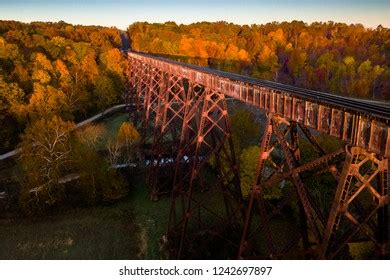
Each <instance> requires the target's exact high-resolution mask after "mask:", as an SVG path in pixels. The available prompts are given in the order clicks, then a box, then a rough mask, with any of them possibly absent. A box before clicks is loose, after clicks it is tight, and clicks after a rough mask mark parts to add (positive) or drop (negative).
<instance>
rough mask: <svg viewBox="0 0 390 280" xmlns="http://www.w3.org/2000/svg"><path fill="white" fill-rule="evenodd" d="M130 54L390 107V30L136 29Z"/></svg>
mask: <svg viewBox="0 0 390 280" xmlns="http://www.w3.org/2000/svg"><path fill="white" fill-rule="evenodd" d="M128 32H129V35H130V37H131V46H132V49H133V50H136V51H142V52H149V53H156V54H163V55H168V56H182V57H183V58H181V59H184V60H185V58H186V57H189V58H197V60H196V61H195V60H194V59H192V60H191V59H190V60H187V61H189V62H194V61H195V62H198V63H200V64H206V65H208V66H210V67H216V68H219V69H222V70H226V71H233V72H239V73H242V74H247V75H252V76H254V77H257V78H263V79H268V80H274V81H278V82H281V83H286V84H292V85H296V86H299V87H304V88H309V89H314V90H320V91H325V92H331V93H336V94H341V95H345V96H353V97H359V98H368V99H371V98H375V99H383V100H390V94H389V92H390V29H388V28H383V27H381V26H378V27H377V28H376V29H367V28H365V27H364V26H362V25H360V24H356V25H347V24H343V23H334V22H328V23H312V24H310V25H308V24H306V23H304V22H301V21H293V22H282V23H277V22H273V23H268V24H264V25H251V26H248V25H243V26H241V25H236V24H232V23H226V22H215V23H209V22H201V23H194V24H189V25H183V24H181V25H177V24H176V23H174V22H166V23H164V24H149V23H140V22H139V23H135V24H133V25H130V26H129V28H128Z"/></svg>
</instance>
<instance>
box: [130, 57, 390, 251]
mask: <svg viewBox="0 0 390 280" xmlns="http://www.w3.org/2000/svg"><path fill="white" fill-rule="evenodd" d="M127 62H128V63H127V68H126V71H127V73H126V75H127V81H128V94H127V103H128V104H129V105H128V107H129V115H130V118H131V119H132V120H133V121H134V122H138V123H139V124H140V125H141V127H142V135H143V141H144V143H151V145H152V149H151V154H152V158H153V164H151V165H150V166H149V167H148V168H150V170H149V172H148V178H147V183H148V186H149V187H150V193H151V197H152V199H156V198H157V197H158V196H159V195H160V194H162V193H164V192H168V193H170V194H171V196H172V201H171V210H170V213H167V214H168V215H169V225H168V230H167V236H166V240H168V242H169V247H170V248H171V249H172V251H171V252H172V257H175V258H185V257H186V256H187V253H188V252H190V251H191V250H193V249H194V248H193V247H194V246H198V245H199V244H203V243H202V242H204V241H205V240H204V239H211V240H214V238H219V239H220V240H222V242H223V244H225V245H224V246H231V247H232V248H235V249H236V252H237V254H238V257H239V258H283V257H286V256H287V257H292V256H293V257H297V258H320V259H332V258H340V257H343V254H345V248H346V245H347V244H349V243H351V242H358V241H362V240H364V241H371V242H372V244H374V245H375V248H376V250H377V254H378V257H381V258H388V256H389V255H388V254H389V236H388V235H389V219H388V215H389V209H388V205H389V202H390V199H389V181H388V172H389V171H388V165H389V157H390V131H389V122H390V109H389V107H388V106H386V105H381V104H375V103H370V102H366V101H360V100H356V99H350V98H346V97H341V96H335V95H331V94H327V93H321V92H316V91H311V90H306V89H300V88H296V87H293V86H288V85H283V84H279V83H275V82H271V81H263V80H258V79H254V78H250V77H246V76H241V75H237V74H232V73H226V72H222V71H218V70H213V69H208V68H203V67H199V66H194V65H188V64H183V63H179V62H174V61H171V60H168V59H165V58H160V57H155V56H151V55H147V54H141V53H135V52H128V53H127ZM226 97H229V98H234V99H236V100H239V101H242V102H244V103H245V104H248V105H251V106H254V107H256V108H258V109H259V110H262V111H264V112H265V113H266V121H265V125H264V131H263V136H262V139H260V141H259V142H260V152H259V155H258V162H257V166H256V175H255V180H254V182H253V188H252V191H251V193H250V195H249V198H247V199H243V195H242V191H241V187H240V176H239V172H240V170H239V165H238V163H237V159H236V156H235V151H234V146H233V142H232V137H231V131H230V124H229V114H228V106H227V102H226ZM313 131H318V132H321V133H324V134H328V135H331V136H334V137H336V138H338V139H341V140H342V141H344V143H345V147H343V148H341V149H338V150H334V151H332V152H329V151H325V150H324V148H323V147H322V146H321V145H320V144H319V143H318V142H317V140H316V137H314V136H313V134H312V132H313ZM301 137H304V138H306V140H307V141H308V142H309V143H310V144H311V145H312V146H313V147H314V149H315V150H316V151H317V153H318V154H319V157H318V158H316V159H314V160H312V161H309V162H303V161H302V159H301V154H300V145H299V138H301ZM167 143H168V145H167ZM167 155H169V156H167ZM280 157H282V159H280ZM165 158H169V159H170V160H169V161H165V160H164V159H165ZM172 159H173V160H172ZM210 164H211V165H212V166H213V170H215V171H216V173H217V176H214V177H213V178H212V179H208V177H207V176H208V175H207V172H206V171H205V170H206V169H207V168H206V166H208V165H210ZM167 167H168V168H167ZM167 169H168V173H169V174H167ZM265 169H267V172H264V171H265ZM270 170H271V172H270ZM308 171H310V172H312V174H315V175H314V176H317V175H316V174H323V173H329V174H330V175H331V176H332V178H333V182H334V184H333V185H331V186H330V185H329V182H325V183H324V186H323V187H324V188H329V189H330V190H331V193H332V202H331V203H330V205H329V206H328V207H325V210H324V207H320V205H319V203H318V201H316V200H315V199H314V198H313V195H312V193H311V188H310V186H307V185H306V184H305V182H304V181H305V180H304V178H303V177H304V176H303V174H304V173H305V172H308ZM265 173H267V174H268V175H267V176H265ZM318 176H320V175H318ZM162 178H163V179H162ZM284 180H288V181H289V182H291V186H292V187H290V188H283V189H281V192H282V195H281V198H280V199H279V200H277V201H272V202H270V201H268V200H266V199H265V198H264V194H265V193H266V192H267V188H270V187H271V186H272V185H274V184H277V183H278V182H281V181H284ZM164 183H165V185H164ZM211 194H213V195H211ZM217 200H218V201H217ZM291 201H296V203H295V204H296V205H297V209H298V210H297V211H298V212H299V214H298V216H299V225H298V228H299V230H298V232H299V234H291V237H290V238H288V240H284V241H283V242H281V241H280V240H277V238H275V234H276V232H275V230H274V226H273V225H272V220H273V219H274V218H276V217H278V216H283V215H285V211H284V210H283V209H284V207H285V206H286V205H288V204H289V203H290V202H291ZM213 203H216V204H219V203H220V205H222V206H221V207H220V208H223V211H217V210H215V209H214V208H213V207H212V206H211V204H213ZM214 223H215V224H214ZM215 227H217V228H215ZM210 228H211V230H210ZM194 229H197V230H198V232H202V234H198V235H197V236H195V237H194V236H193V235H191V234H189V232H193V230H194ZM206 229H207V230H206ZM201 230H204V231H201ZM279 230H280V229H279ZM286 230H287V229H286ZM259 242H261V243H262V244H263V245H260V248H261V249H258V247H259V246H257V247H256V246H254V245H255V244H258V243H259ZM199 246H200V245H199ZM256 248H257V249H256Z"/></svg>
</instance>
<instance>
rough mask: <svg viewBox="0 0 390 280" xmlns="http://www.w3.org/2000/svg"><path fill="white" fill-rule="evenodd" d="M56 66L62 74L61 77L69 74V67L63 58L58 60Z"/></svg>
mask: <svg viewBox="0 0 390 280" xmlns="http://www.w3.org/2000/svg"><path fill="white" fill-rule="evenodd" d="M55 68H56V71H57V72H58V73H59V74H60V75H61V77H65V76H68V75H69V70H68V67H67V66H66V64H65V63H64V62H63V61H62V60H61V59H57V60H56V62H55Z"/></svg>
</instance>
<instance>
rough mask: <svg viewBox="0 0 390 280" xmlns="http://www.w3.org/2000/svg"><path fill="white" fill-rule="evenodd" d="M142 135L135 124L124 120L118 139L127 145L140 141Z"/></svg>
mask: <svg viewBox="0 0 390 280" xmlns="http://www.w3.org/2000/svg"><path fill="white" fill-rule="evenodd" d="M140 139H141V136H140V134H139V132H138V131H137V129H136V128H135V126H134V125H133V124H132V123H130V122H124V123H123V124H122V125H121V127H120V128H119V131H118V141H119V142H121V143H122V144H125V145H131V144H133V143H135V142H138V141H139V140H140Z"/></svg>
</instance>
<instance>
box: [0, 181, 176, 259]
mask: <svg viewBox="0 0 390 280" xmlns="http://www.w3.org/2000/svg"><path fill="white" fill-rule="evenodd" d="M168 207H169V199H168V198H162V199H161V200H160V201H159V202H151V201H150V200H149V197H148V194H147V191H146V188H145V187H144V186H143V184H142V183H140V184H136V185H135V186H134V187H133V188H132V189H131V191H130V194H129V196H128V197H127V198H126V199H124V200H123V201H120V202H117V203H115V204H113V205H110V206H99V207H94V208H83V209H73V210H70V211H67V212H66V213H62V214H58V215H53V216H45V217H42V218H36V219H33V220H31V219H29V218H23V219H15V220H13V219H10V220H0V259H145V258H146V259H158V258H160V253H159V249H158V248H159V239H160V238H161V236H162V234H163V233H164V230H165V226H166V218H167V216H168V215H167V213H168V211H169V208H168Z"/></svg>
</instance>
